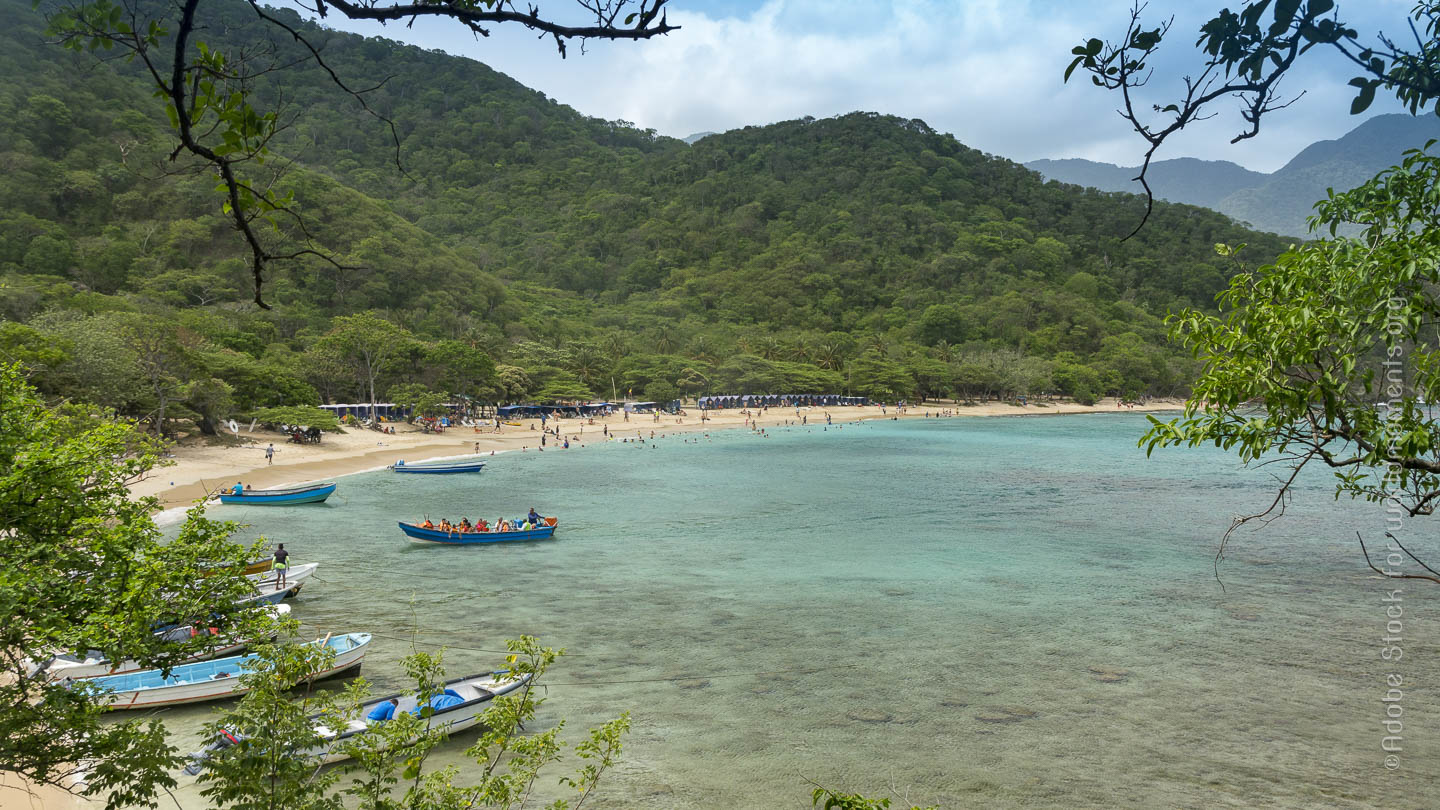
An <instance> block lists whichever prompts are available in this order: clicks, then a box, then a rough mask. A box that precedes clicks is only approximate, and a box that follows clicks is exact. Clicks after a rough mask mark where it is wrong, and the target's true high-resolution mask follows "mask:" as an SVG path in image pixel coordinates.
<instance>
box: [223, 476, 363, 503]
mask: <svg viewBox="0 0 1440 810" xmlns="http://www.w3.org/2000/svg"><path fill="white" fill-rule="evenodd" d="M334 492H335V482H333V481H331V482H329V483H325V484H313V485H311V486H305V487H292V488H290V489H247V490H245V491H244V493H243V494H241V495H236V494H235V492H234V491H233V490H221V491H220V502H221V503H245V504H255V505H257V506H293V505H294V504H299V503H322V502H324V500H325V499H326V498H328V497H330V496H331V495H332V494H333V493H334Z"/></svg>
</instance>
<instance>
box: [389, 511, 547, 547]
mask: <svg viewBox="0 0 1440 810" xmlns="http://www.w3.org/2000/svg"><path fill="white" fill-rule="evenodd" d="M524 522H525V519H524V518H520V519H518V520H516V521H514V523H515V525H517V526H520V525H523V524H524ZM559 523H560V521H558V520H556V519H555V518H553V517H552V518H542V525H540V526H536V527H535V528H533V529H518V530H515V531H508V532H497V531H488V532H474V531H471V532H462V531H460V530H458V529H451V530H450V531H448V532H447V531H441V530H440V529H427V528H425V527H423V526H417V525H415V524H414V523H401V524H400V531H402V532H404V533H405V535H406V536H407V537H409V538H410V539H411V540H412V541H414V542H417V543H443V544H445V545H451V546H472V545H478V544H480V543H504V542H508V541H511V540H544V539H546V538H549V537H554V536H555V527H556V526H557V525H559Z"/></svg>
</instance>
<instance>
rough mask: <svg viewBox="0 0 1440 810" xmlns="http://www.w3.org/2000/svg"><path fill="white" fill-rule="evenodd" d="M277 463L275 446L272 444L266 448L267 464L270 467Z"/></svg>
mask: <svg viewBox="0 0 1440 810" xmlns="http://www.w3.org/2000/svg"><path fill="white" fill-rule="evenodd" d="M274 463H275V445H274V444H273V443H272V444H271V445H270V446H269V447H267V448H265V464H266V465H267V466H268V465H270V464H274Z"/></svg>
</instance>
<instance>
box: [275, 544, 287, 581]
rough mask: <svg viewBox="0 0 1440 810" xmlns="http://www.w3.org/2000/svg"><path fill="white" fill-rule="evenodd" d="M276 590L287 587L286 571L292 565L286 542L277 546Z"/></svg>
mask: <svg viewBox="0 0 1440 810" xmlns="http://www.w3.org/2000/svg"><path fill="white" fill-rule="evenodd" d="M273 567H274V568H275V590H277V591H278V590H281V589H283V588H284V587H285V571H286V569H288V568H289V567H290V552H288V551H286V550H285V544H284V543H281V544H280V545H279V546H276V547H275V565H274V566H273Z"/></svg>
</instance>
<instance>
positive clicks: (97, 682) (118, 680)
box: [82, 633, 370, 709]
mask: <svg viewBox="0 0 1440 810" xmlns="http://www.w3.org/2000/svg"><path fill="white" fill-rule="evenodd" d="M309 643H310V644H315V645H317V646H319V645H323V646H326V647H329V648H330V649H332V650H334V651H335V658H334V660H333V661H332V662H331V664H330V666H329V667H327V668H326V669H325V670H323V671H321V672H317V673H315V674H314V675H313V676H311V678H310V679H309V680H311V681H318V680H320V679H321V678H329V677H331V676H332V675H338V674H340V673H341V672H345V671H346V670H350V669H355V668H356V667H358V666H360V662H361V661H362V660H364V658H365V653H366V651H367V650H368V649H369V645H370V634H369V633H346V634H345V635H341V636H334V637H330V636H327V637H325V638H324V639H317V640H315V641H311V642H309ZM256 659H257V657H256V656H255V655H238V656H234V657H231V658H217V659H215V660H213V661H202V662H200V663H196V664H182V665H181V666H178V667H175V668H174V669H173V670H171V671H170V677H168V678H167V677H165V675H164V673H163V672H162V671H161V670H158V669H147V670H144V671H141V672H132V673H130V674H128V675H107V676H104V677H100V678H90V679H88V680H85V681H82V683H85V684H93V685H94V688H95V689H96V690H97V691H99V692H100V693H102V699H103V700H104V701H105V703H106V707H107V708H109V709H148V708H152V707H155V706H178V705H180V704H182V703H200V702H202V701H206V700H219V699H221V698H228V697H239V696H240V695H243V694H245V693H246V692H248V691H250V690H248V689H246V688H245V687H244V686H241V684H240V676H241V675H244V674H246V673H247V672H249V669H248V668H249V667H250V666H252V665H253V664H254V662H255V661H256ZM105 693H108V694H105Z"/></svg>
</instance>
